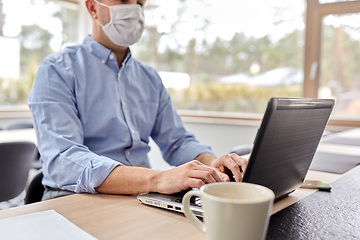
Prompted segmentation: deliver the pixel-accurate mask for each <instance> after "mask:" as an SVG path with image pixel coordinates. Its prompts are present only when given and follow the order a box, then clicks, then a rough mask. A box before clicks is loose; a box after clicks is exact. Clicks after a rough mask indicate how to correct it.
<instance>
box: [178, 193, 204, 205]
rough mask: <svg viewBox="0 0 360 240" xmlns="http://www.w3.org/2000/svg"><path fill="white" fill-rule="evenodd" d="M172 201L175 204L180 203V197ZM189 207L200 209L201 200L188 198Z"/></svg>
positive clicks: (194, 197) (193, 197)
mask: <svg viewBox="0 0 360 240" xmlns="http://www.w3.org/2000/svg"><path fill="white" fill-rule="evenodd" d="M174 201H175V202H177V203H181V202H182V198H181V197H179V198H176V199H175V200H174ZM190 205H192V206H195V207H201V199H200V198H199V197H196V196H192V197H191V198H190Z"/></svg>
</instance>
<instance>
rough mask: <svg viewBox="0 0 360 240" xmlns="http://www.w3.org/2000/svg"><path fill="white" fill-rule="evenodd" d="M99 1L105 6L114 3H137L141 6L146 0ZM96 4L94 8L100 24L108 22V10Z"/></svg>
mask: <svg viewBox="0 0 360 240" xmlns="http://www.w3.org/2000/svg"><path fill="white" fill-rule="evenodd" d="M98 1H99V2H101V3H103V4H105V5H107V6H114V5H121V4H139V5H140V6H141V7H142V8H143V7H144V5H145V2H146V0H98ZM94 4H95V5H96V6H95V7H96V9H97V12H98V20H99V22H100V23H101V24H103V25H106V24H107V23H108V22H110V11H109V9H108V8H107V7H104V6H101V5H100V4H97V3H96V2H94Z"/></svg>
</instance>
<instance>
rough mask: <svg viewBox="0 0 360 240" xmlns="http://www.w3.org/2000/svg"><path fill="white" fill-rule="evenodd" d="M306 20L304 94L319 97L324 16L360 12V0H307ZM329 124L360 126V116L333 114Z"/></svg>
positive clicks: (308, 96)
mask: <svg viewBox="0 0 360 240" xmlns="http://www.w3.org/2000/svg"><path fill="white" fill-rule="evenodd" d="M306 9H307V10H306V20H305V56H304V61H305V62H304V85H303V96H304V97H307V98H317V97H318V89H319V79H320V75H319V72H320V71H319V70H320V69H319V66H320V65H321V64H320V51H321V27H322V18H323V17H324V16H327V15H330V14H346V13H357V12H360V1H358V0H357V1H347V2H333V3H323V4H321V3H319V0H307V7H306ZM329 125H338V126H351V127H360V116H359V117H358V116H354V117H350V116H349V117H347V116H344V117H342V116H332V117H331V119H330V121H329Z"/></svg>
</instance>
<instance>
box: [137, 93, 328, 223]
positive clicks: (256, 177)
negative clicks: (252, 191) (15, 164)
mask: <svg viewBox="0 0 360 240" xmlns="http://www.w3.org/2000/svg"><path fill="white" fill-rule="evenodd" d="M333 106H334V100H333V99H310V98H271V99H270V100H269V102H268V105H267V108H266V111H265V114H264V117H263V119H262V122H261V125H260V128H259V129H258V132H257V135H256V137H255V140H254V146H253V148H252V151H251V154H250V156H249V160H248V165H247V168H246V171H245V173H244V176H243V179H242V182H248V183H255V184H259V185H263V186H265V187H268V188H270V189H271V190H272V191H273V192H274V193H275V201H276V200H279V199H281V198H284V197H286V196H288V195H289V194H290V193H292V192H293V191H295V190H296V189H297V188H298V187H300V186H301V185H302V183H303V181H304V179H305V176H306V174H307V172H308V169H309V167H310V164H311V161H312V159H313V157H314V154H315V151H316V149H317V147H318V144H319V141H320V139H321V137H322V134H323V132H324V130H325V127H326V125H327V122H328V120H329V117H330V114H331V111H332V109H333ZM239 134H241V133H239ZM184 194H185V192H180V193H177V194H172V195H166V194H159V193H147V194H142V195H139V196H138V199H139V201H140V202H141V203H144V204H147V205H151V206H156V207H160V208H165V209H168V210H173V211H177V212H183V206H182V203H181V201H182V196H183V195H184ZM190 209H191V210H192V211H193V212H194V214H195V215H197V216H200V217H201V216H202V213H203V210H202V208H201V200H200V199H199V198H198V197H193V198H192V199H191V206H190Z"/></svg>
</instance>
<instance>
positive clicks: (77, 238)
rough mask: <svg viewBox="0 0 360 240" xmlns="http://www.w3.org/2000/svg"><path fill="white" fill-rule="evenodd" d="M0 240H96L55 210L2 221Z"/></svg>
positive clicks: (0, 221) (0, 222)
mask: <svg viewBox="0 0 360 240" xmlns="http://www.w3.org/2000/svg"><path fill="white" fill-rule="evenodd" d="M0 239H12V240H55V239H56V240H60V239H66V240H95V239H96V238H94V237H93V236H91V235H90V234H88V233H87V232H85V231H83V230H82V229H80V228H79V227H78V226H76V225H75V224H73V223H72V222H70V221H69V220H67V219H66V218H65V217H64V216H62V215H60V214H59V213H57V212H56V211H54V210H49V211H43V212H36V213H30V214H25V215H22V216H17V217H11V218H5V219H1V220H0Z"/></svg>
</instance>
